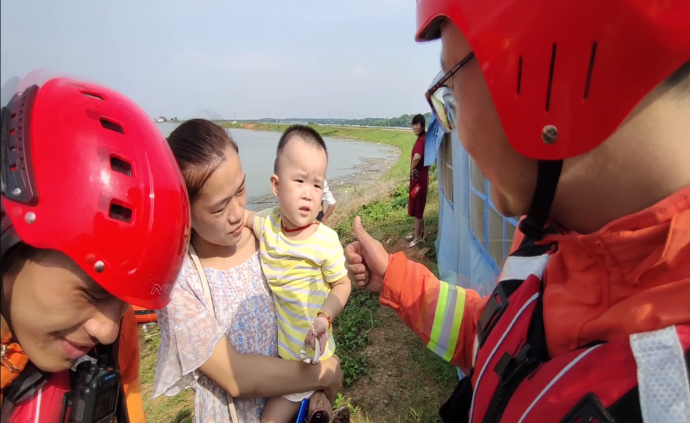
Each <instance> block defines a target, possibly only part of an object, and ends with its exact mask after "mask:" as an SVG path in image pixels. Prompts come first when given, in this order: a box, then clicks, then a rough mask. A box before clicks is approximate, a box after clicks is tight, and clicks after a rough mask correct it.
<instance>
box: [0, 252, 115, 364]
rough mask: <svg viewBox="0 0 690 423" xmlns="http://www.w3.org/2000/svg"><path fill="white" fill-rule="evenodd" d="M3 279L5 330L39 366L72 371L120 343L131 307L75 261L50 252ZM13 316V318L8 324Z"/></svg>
mask: <svg viewBox="0 0 690 423" xmlns="http://www.w3.org/2000/svg"><path fill="white" fill-rule="evenodd" d="M17 260H22V262H21V263H19V262H18V263H16V264H15V265H14V266H13V267H12V269H10V271H9V272H7V273H8V274H5V275H3V276H2V279H3V281H2V313H3V326H4V323H5V321H6V320H9V324H10V325H11V328H12V332H13V335H14V338H15V339H16V340H17V341H18V342H19V344H20V345H21V346H22V348H23V349H24V352H25V353H26V355H27V356H28V357H29V360H31V362H32V363H34V365H36V366H37V367H38V368H39V369H41V370H43V371H46V372H51V373H55V372H59V371H62V370H66V369H69V368H70V367H72V366H73V365H74V363H75V362H76V360H77V359H78V358H80V357H82V356H84V355H86V353H87V352H88V351H89V350H90V349H91V348H93V347H94V346H95V345H96V344H105V345H108V344H112V343H113V342H115V340H116V339H117V336H118V333H119V329H120V319H121V317H122V316H123V314H124V313H125V311H127V308H128V305H127V304H126V303H125V302H123V301H122V300H119V299H117V298H115V297H113V296H112V295H110V294H109V293H108V292H107V291H105V290H104V289H103V288H101V286H100V285H98V284H97V283H96V282H94V281H93V280H92V279H91V278H90V277H89V276H88V275H87V274H86V273H84V272H83V271H82V270H81V269H80V268H79V266H77V264H76V263H74V262H73V261H72V260H71V259H70V258H69V257H67V256H66V255H64V254H62V253H60V252H58V251H52V250H51V251H46V252H45V254H41V255H40V256H39V257H37V258H36V259H35V260H23V259H17ZM7 317H9V319H7Z"/></svg>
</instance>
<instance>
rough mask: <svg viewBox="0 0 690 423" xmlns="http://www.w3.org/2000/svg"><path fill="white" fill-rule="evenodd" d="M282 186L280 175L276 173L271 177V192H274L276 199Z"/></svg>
mask: <svg viewBox="0 0 690 423" xmlns="http://www.w3.org/2000/svg"><path fill="white" fill-rule="evenodd" d="M279 186H280V179H278V175H276V174H275V173H274V174H273V175H271V191H273V195H275V196H276V197H277V196H278V187H279Z"/></svg>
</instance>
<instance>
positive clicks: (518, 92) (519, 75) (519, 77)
mask: <svg viewBox="0 0 690 423" xmlns="http://www.w3.org/2000/svg"><path fill="white" fill-rule="evenodd" d="M521 84H522V56H520V62H519V63H518V83H517V95H520V85H521Z"/></svg>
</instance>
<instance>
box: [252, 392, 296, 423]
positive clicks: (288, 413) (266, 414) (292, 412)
mask: <svg viewBox="0 0 690 423" xmlns="http://www.w3.org/2000/svg"><path fill="white" fill-rule="evenodd" d="M299 407H300V403H299V402H292V401H290V400H287V399H285V398H283V397H275V398H269V399H268V400H267V401H266V406H265V407H264V411H263V413H261V423H290V422H292V421H294V420H295V417H297V412H299Z"/></svg>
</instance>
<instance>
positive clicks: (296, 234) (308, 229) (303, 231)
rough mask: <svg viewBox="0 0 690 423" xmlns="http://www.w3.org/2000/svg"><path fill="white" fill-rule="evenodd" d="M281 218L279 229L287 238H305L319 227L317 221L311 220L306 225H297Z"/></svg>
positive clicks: (297, 239)
mask: <svg viewBox="0 0 690 423" xmlns="http://www.w3.org/2000/svg"><path fill="white" fill-rule="evenodd" d="M281 220H282V222H281V229H282V231H283V234H284V235H285V236H286V237H287V238H289V239H294V240H295V241H302V240H305V239H307V238H309V237H310V236H312V235H314V234H315V233H316V231H317V230H318V229H319V222H313V223H310V224H309V225H307V226H297V225H295V224H294V223H292V222H290V221H289V220H287V219H285V218H284V217H283V218H282V219H281Z"/></svg>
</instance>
